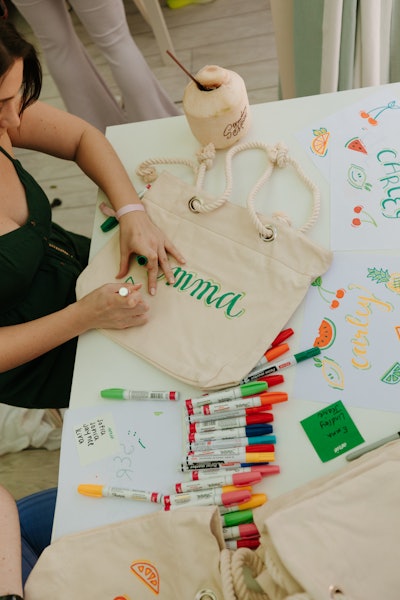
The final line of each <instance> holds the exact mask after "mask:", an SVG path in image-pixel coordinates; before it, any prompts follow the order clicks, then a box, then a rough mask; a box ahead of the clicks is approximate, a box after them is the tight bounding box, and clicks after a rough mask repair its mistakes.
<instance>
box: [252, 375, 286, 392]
mask: <svg viewBox="0 0 400 600" xmlns="http://www.w3.org/2000/svg"><path fill="white" fill-rule="evenodd" d="M257 381H265V382H266V383H267V384H268V389H269V388H270V387H273V386H274V385H279V384H281V383H283V382H284V381H285V378H284V376H283V375H280V374H278V375H264V377H259V378H258V379H257Z"/></svg>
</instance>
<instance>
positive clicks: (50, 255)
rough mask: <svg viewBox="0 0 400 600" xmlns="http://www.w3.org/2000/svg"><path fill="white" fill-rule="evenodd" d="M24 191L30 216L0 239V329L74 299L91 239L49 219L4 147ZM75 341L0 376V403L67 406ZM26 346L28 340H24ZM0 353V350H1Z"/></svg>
mask: <svg viewBox="0 0 400 600" xmlns="http://www.w3.org/2000/svg"><path fill="white" fill-rule="evenodd" d="M0 152H2V153H3V154H4V155H6V156H7V157H8V158H9V159H10V160H11V161H12V163H13V164H14V167H15V170H16V172H17V174H18V177H19V179H20V181H21V183H22V184H23V186H24V188H25V193H26V198H27V203H28V211H29V217H28V220H27V222H26V223H25V224H24V225H23V226H22V227H19V228H18V229H16V230H14V231H10V232H9V233H6V234H5V235H0V327H3V326H5V325H16V324H18V323H24V322H27V321H32V320H34V319H38V318H40V317H42V316H45V315H48V314H50V313H53V312H55V311H57V310H60V309H62V308H65V307H66V306H67V305H68V304H71V303H72V302H74V301H75V283H76V280H77V277H78V275H79V274H80V273H81V271H82V270H83V269H84V267H85V266H86V265H87V261H88V256H89V246H90V240H89V239H88V238H86V237H84V236H81V235H78V234H73V233H70V232H68V231H65V230H64V229H63V228H62V227H60V226H59V225H57V224H55V223H53V222H52V220H51V207H50V203H49V200H48V198H47V196H46V194H45V193H44V191H43V190H42V188H41V187H40V186H39V184H38V183H37V182H36V181H35V180H34V179H33V177H32V176H31V175H29V173H28V172H27V171H25V169H24V168H23V167H22V165H21V163H20V162H19V161H18V160H16V159H14V158H13V157H11V156H10V155H9V154H8V153H7V152H6V151H5V150H4V149H3V148H1V147H0ZM76 342H77V340H76V339H74V340H71V341H70V342H67V343H66V344H63V345H61V346H59V347H58V348H55V349H54V350H52V351H50V352H47V353H46V354H44V355H43V356H40V357H38V358H37V359H35V360H33V361H31V362H29V363H26V364H24V365H21V366H19V367H17V368H15V369H11V370H10V371H7V372H5V373H0V402H2V403H5V404H12V405H14V406H23V407H28V408H60V407H66V406H68V403H69V396H70V390H71V380H72V373H73V367H74V360H75V350H76ZM26 343H27V344H29V343H30V341H29V339H27V340H26ZM0 352H1V349H0Z"/></svg>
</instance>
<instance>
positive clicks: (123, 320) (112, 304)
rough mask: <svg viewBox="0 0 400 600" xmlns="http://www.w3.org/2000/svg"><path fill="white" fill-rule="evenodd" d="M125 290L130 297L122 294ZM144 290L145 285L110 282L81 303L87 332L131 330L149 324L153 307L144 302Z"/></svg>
mask: <svg viewBox="0 0 400 600" xmlns="http://www.w3.org/2000/svg"><path fill="white" fill-rule="evenodd" d="M121 287H123V288H126V289H127V290H128V295H126V296H121V295H120V294H119V290H120V289H121ZM141 287H142V284H141V283H139V284H132V283H124V284H121V283H107V284H105V285H102V286H101V287H100V288H97V289H96V290H93V292H90V293H89V294H87V295H86V296H84V297H83V298H81V299H80V300H78V302H77V305H78V306H79V308H80V310H81V311H82V316H83V317H84V319H85V323H86V325H87V327H86V330H89V329H127V328H128V327H137V326H139V325H144V324H145V323H147V321H148V310H149V305H148V304H147V303H146V302H145V301H144V300H143V297H142V294H141V293H140V291H139V290H140V288H141Z"/></svg>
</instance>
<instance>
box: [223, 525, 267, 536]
mask: <svg viewBox="0 0 400 600" xmlns="http://www.w3.org/2000/svg"><path fill="white" fill-rule="evenodd" d="M222 533H223V535H224V539H225V540H235V539H237V538H259V537H260V532H259V531H258V529H257V525H255V523H243V524H241V525H232V526H230V527H223V528H222Z"/></svg>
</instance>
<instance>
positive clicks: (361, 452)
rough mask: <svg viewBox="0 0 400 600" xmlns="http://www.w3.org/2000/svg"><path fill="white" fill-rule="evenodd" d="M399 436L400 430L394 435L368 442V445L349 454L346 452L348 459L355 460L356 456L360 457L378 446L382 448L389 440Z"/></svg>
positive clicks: (396, 438) (391, 440)
mask: <svg viewBox="0 0 400 600" xmlns="http://www.w3.org/2000/svg"><path fill="white" fill-rule="evenodd" d="M399 438H400V431H398V432H397V433H394V434H393V435H389V436H388V437H385V438H382V439H380V440H377V441H376V442H373V443H372V444H368V445H367V446H364V447H363V448H360V449H359V450H354V452H349V453H348V454H346V460H355V459H356V458H359V457H360V456H363V455H364V454H367V452H371V451H372V450H375V449H376V448H380V447H381V446H384V445H385V444H387V443H388V442H393V441H395V440H398V439H399Z"/></svg>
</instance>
